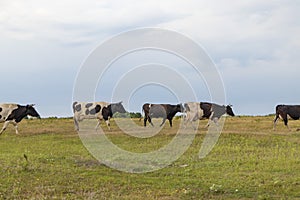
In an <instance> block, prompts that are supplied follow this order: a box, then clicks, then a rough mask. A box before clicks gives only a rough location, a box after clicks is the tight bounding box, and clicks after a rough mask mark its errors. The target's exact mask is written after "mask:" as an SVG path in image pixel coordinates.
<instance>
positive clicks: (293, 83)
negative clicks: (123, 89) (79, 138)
mask: <svg viewBox="0 0 300 200" xmlns="http://www.w3.org/2000/svg"><path fill="white" fill-rule="evenodd" d="M299 10H300V1H297V0H293V1H292V0H265V1H258V0H249V1H248V0H247V1H232V0H227V1H221V0H218V1H198V0H186V1H179V0H164V1H159V0H151V1H133V0H132V1H131V0H125V1H121V0H120V1H114V0H90V1H83V0H60V1H44V0H27V1H22V0H1V1H0V24H1V26H0V44H1V45H0V63H1V65H0V69H1V79H0V84H1V87H2V90H1V95H0V102H16V103H20V104H27V103H35V104H36V108H37V110H38V111H39V112H40V114H41V115H42V116H44V117H46V116H71V115H72V110H71V103H72V92H73V85H74V82H75V80H76V76H77V73H78V72H79V70H80V67H81V65H82V63H83V62H84V60H85V59H86V58H87V57H88V55H89V54H90V53H91V52H92V51H93V50H94V49H95V48H97V46H98V45H99V44H101V43H102V42H103V41H105V40H106V39H107V38H110V37H112V36H113V35H116V34H119V33H120V32H124V31H129V30H131V29H136V28H141V27H159V28H166V29H171V30H174V31H178V32H179V33H182V34H184V35H187V36H189V37H190V38H191V39H193V40H195V41H196V42H197V43H199V44H201V45H202V46H203V47H204V48H205V50H206V51H207V53H208V54H209V55H210V57H211V59H212V60H213V61H214V63H215V64H216V66H217V68H218V69H219V72H220V74H221V76H222V79H223V82H224V86H225V90H226V96H227V100H226V103H230V104H233V106H234V107H233V109H234V111H235V112H236V113H237V114H239V115H264V114H269V113H274V108H275V105H276V104H278V103H285V104H300V92H299V89H298V88H299V74H300V73H299V72H300V37H299V35H300V20H299V19H300V12H299ZM199 82H202V80H199ZM158 91H160V89H158ZM158 93H163V91H162V92H158ZM160 95H161V97H162V98H161V99H157V98H156V99H153V101H158V100H160V101H165V102H167V101H173V100H174V99H168V97H166V98H164V96H163V94H160ZM96 96H97V98H98V96H101V95H96ZM133 96H138V94H136V95H133ZM171 96H172V94H171ZM105 98H106V97H105V95H103V100H106V99H105ZM198 98H199V101H201V100H207V99H208V98H207V97H206V96H205V97H204V96H203V98H201V95H198ZM97 100H98V99H97ZM99 100H102V99H99ZM149 100H150V101H151V98H150V99H149ZM131 101H133V103H134V99H131ZM139 103H140V102H139ZM140 106H141V105H137V107H140ZM132 110H133V111H140V110H139V109H136V107H132Z"/></svg>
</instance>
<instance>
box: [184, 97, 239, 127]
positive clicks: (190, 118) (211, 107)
mask: <svg viewBox="0 0 300 200" xmlns="http://www.w3.org/2000/svg"><path fill="white" fill-rule="evenodd" d="M184 109H185V113H186V116H185V120H184V124H185V126H186V125H187V123H188V122H190V123H191V124H192V126H193V128H194V129H196V128H195V127H194V125H193V122H194V121H197V120H201V119H209V120H211V121H214V122H215V123H216V124H217V123H218V120H219V118H220V117H221V116H222V115H224V114H228V115H230V116H234V113H233V111H232V108H231V106H229V105H227V106H224V105H223V106H221V105H218V104H214V103H208V102H188V103H185V104H184ZM209 123H210V122H208V124H207V125H206V127H208V126H209Z"/></svg>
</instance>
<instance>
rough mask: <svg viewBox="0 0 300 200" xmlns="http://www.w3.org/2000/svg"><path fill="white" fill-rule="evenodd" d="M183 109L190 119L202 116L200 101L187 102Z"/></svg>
mask: <svg viewBox="0 0 300 200" xmlns="http://www.w3.org/2000/svg"><path fill="white" fill-rule="evenodd" d="M184 107H185V110H186V113H187V115H189V118H192V120H197V119H201V118H202V116H203V110H202V109H201V108H200V103H198V102H188V103H185V104H184Z"/></svg>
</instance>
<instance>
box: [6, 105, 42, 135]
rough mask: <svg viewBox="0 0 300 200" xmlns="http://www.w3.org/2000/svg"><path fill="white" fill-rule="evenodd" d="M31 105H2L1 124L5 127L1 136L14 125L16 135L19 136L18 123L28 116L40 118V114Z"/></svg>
mask: <svg viewBox="0 0 300 200" xmlns="http://www.w3.org/2000/svg"><path fill="white" fill-rule="evenodd" d="M33 106H34V104H30V105H19V104H15V103H4V104H0V122H4V125H3V127H2V129H1V131H0V135H1V134H2V132H3V131H4V130H5V129H6V128H7V126H8V125H9V124H10V123H12V124H13V125H14V127H15V130H16V134H19V131H18V123H19V122H20V121H21V120H22V119H23V118H25V117H26V116H28V115H29V116H32V117H37V118H40V115H39V113H38V112H37V111H36V110H35V108H34V107H33Z"/></svg>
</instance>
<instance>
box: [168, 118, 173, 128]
mask: <svg viewBox="0 0 300 200" xmlns="http://www.w3.org/2000/svg"><path fill="white" fill-rule="evenodd" d="M168 120H169V123H170V127H172V126H173V124H172V119H168Z"/></svg>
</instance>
